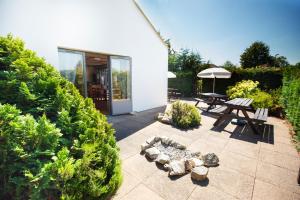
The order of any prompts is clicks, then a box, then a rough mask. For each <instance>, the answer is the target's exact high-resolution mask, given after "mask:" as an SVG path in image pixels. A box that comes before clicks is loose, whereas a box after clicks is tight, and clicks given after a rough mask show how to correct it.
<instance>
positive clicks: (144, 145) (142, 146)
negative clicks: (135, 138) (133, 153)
mask: <svg viewBox="0 0 300 200" xmlns="http://www.w3.org/2000/svg"><path fill="white" fill-rule="evenodd" d="M151 146H152V145H150V144H148V143H143V144H141V151H145V150H146V149H149V148H150V147H151Z"/></svg>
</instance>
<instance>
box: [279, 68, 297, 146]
mask: <svg viewBox="0 0 300 200" xmlns="http://www.w3.org/2000/svg"><path fill="white" fill-rule="evenodd" d="M281 99H282V104H283V106H284V111H285V112H286V117H287V119H288V120H289V121H290V122H291V124H292V125H293V127H294V130H295V132H296V134H297V140H298V141H300V101H299V99H300V66H299V65H298V66H295V67H289V68H286V69H285V71H284V78H283V87H282V98H281Z"/></svg>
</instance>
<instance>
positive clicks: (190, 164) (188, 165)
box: [185, 158, 204, 171]
mask: <svg viewBox="0 0 300 200" xmlns="http://www.w3.org/2000/svg"><path fill="white" fill-rule="evenodd" d="M203 164H204V162H203V161H202V160H200V159H198V158H191V159H187V160H186V161H185V169H186V171H191V170H192V169H193V168H194V167H200V166H202V165H203Z"/></svg>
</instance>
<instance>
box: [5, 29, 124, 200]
mask: <svg viewBox="0 0 300 200" xmlns="http://www.w3.org/2000/svg"><path fill="white" fill-rule="evenodd" d="M118 154H119V152H118V148H117V145H116V141H115V137H114V130H113V129H112V127H111V125H110V124H108V123H107V120H106V117H105V116H104V115H102V114H101V113H100V112H99V111H98V110H96V109H95V106H94V104H93V102H92V100H91V99H88V98H87V99H84V98H83V97H82V96H81V95H80V93H79V91H78V90H77V89H76V88H75V86H74V85H73V84H72V83H71V82H69V81H68V80H66V79H65V78H63V77H62V76H61V75H60V74H59V72H57V71H56V70H55V69H54V67H53V66H51V65H49V64H48V63H46V62H45V60H44V59H42V58H40V57H38V56H37V55H36V54H35V52H33V51H31V50H28V49H26V48H25V47H24V43H23V41H22V40H20V39H17V38H13V37H12V36H11V35H8V36H7V37H0V199H53V200H54V199H106V198H107V197H108V196H110V195H111V194H112V193H113V192H114V191H115V190H116V189H117V187H118V186H119V184H120V181H121V167H120V160H119V156H118Z"/></svg>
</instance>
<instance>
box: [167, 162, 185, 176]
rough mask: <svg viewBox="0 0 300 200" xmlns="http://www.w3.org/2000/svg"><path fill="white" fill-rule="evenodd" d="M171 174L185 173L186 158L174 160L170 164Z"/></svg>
mask: <svg viewBox="0 0 300 200" xmlns="http://www.w3.org/2000/svg"><path fill="white" fill-rule="evenodd" d="M169 170H170V171H169V175H170V176H176V175H182V174H185V172H186V171H185V163H184V160H174V161H171V162H170V164H169Z"/></svg>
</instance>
